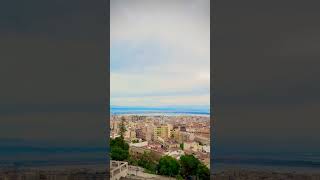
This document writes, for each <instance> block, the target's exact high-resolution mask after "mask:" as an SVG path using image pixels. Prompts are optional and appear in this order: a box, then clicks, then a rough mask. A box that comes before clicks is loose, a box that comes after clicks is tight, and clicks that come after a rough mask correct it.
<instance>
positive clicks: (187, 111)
mask: <svg viewBox="0 0 320 180" xmlns="http://www.w3.org/2000/svg"><path fill="white" fill-rule="evenodd" d="M110 112H111V114H112V115H145V116H147V115H148V116H210V107H207V106H175V107H125V106H111V108H110Z"/></svg>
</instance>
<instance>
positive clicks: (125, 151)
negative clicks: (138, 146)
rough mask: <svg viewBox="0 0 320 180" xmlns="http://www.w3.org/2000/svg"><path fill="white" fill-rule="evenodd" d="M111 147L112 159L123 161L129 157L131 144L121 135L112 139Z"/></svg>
mask: <svg viewBox="0 0 320 180" xmlns="http://www.w3.org/2000/svg"><path fill="white" fill-rule="evenodd" d="M110 149H111V152H110V157H111V159H112V160H117V161H123V160H127V159H128V158H129V144H128V143H126V142H125V141H124V139H123V138H121V137H117V138H115V139H111V140H110Z"/></svg>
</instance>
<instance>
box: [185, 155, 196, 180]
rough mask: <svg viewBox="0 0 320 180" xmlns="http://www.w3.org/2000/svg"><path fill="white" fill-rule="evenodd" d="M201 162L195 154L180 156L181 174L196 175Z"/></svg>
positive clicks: (186, 176)
mask: <svg viewBox="0 0 320 180" xmlns="http://www.w3.org/2000/svg"><path fill="white" fill-rule="evenodd" d="M200 163H201V162H200V161H199V160H198V159H197V158H195V157H194V156H193V155H184V156H181V157H180V165H181V175H182V176H183V177H184V178H188V177H190V176H196V175H197V172H198V166H199V164H200Z"/></svg>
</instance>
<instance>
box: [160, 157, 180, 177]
mask: <svg viewBox="0 0 320 180" xmlns="http://www.w3.org/2000/svg"><path fill="white" fill-rule="evenodd" d="M157 169H158V173H159V174H160V175H166V176H176V175H178V174H179V171H180V164H179V161H177V160H176V159H174V158H173V157H170V156H163V157H162V158H161V159H160V161H159V164H158V167H157Z"/></svg>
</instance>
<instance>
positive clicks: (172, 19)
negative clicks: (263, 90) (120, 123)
mask: <svg viewBox="0 0 320 180" xmlns="http://www.w3.org/2000/svg"><path fill="white" fill-rule="evenodd" d="M209 4H210V1H209V0H198V1H194V0H186V1H178V0H174V1H172V0H170V1H169V0H164V1H147V0H120V1H119V0H111V2H110V67H111V68H110V71H111V73H110V86H111V87H110V88H111V89H110V93H111V100H110V101H111V105H112V106H156V107H159V106H161V107H163V106H181V105H188V106H200V105H201V106H208V105H210V6H209Z"/></svg>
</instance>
